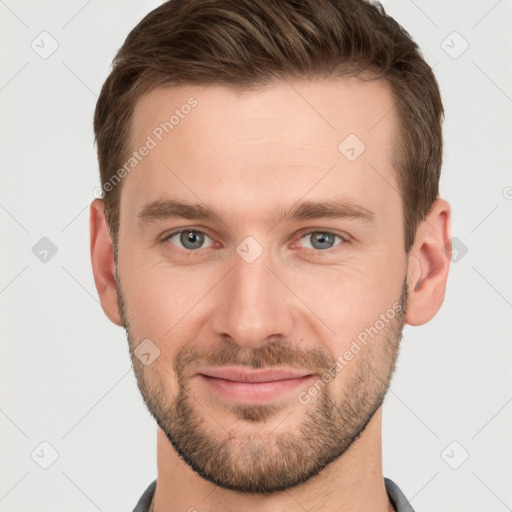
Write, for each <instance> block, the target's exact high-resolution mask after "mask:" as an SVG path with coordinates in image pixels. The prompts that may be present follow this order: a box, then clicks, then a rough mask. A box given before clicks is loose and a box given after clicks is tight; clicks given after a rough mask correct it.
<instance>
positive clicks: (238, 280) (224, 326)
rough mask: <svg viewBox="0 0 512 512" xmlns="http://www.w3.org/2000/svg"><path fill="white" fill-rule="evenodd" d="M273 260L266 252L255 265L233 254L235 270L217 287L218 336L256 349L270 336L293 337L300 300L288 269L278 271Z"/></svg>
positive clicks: (214, 325)
mask: <svg viewBox="0 0 512 512" xmlns="http://www.w3.org/2000/svg"><path fill="white" fill-rule="evenodd" d="M271 259H272V258H271V257H270V256H269V255H268V254H267V252H266V251H263V253H262V254H261V255H260V256H259V257H258V258H257V259H256V260H255V261H253V262H252V263H248V262H247V261H245V260H244V259H243V258H242V257H240V256H239V255H238V254H237V253H235V254H234V257H233V267H232V268H231V270H230V271H229V272H228V273H227V275H226V276H225V277H224V279H222V281H221V282H220V283H219V285H217V287H216V290H217V297H216V299H217V305H216V307H215V308H214V310H213V311H214V312H213V317H212V319H211V322H212V323H211V325H212V329H213V331H214V333H215V335H217V336H220V337H224V338H225V337H229V338H231V340H232V341H234V342H235V343H237V344H238V345H239V346H240V347H242V348H253V349H254V348H257V347H258V346H259V345H262V344H264V343H265V342H266V340H268V338H270V337H274V336H278V337H280V338H281V337H283V336H284V337H285V338H286V339H289V338H290V337H291V334H292V330H293V325H294V318H296V314H297V310H296V304H295V301H296V300H297V299H296V298H295V296H294V294H293V293H292V292H291V291H290V289H289V288H288V287H287V283H286V281H287V280H286V276H285V274H286V269H285V267H284V266H283V267H280V269H277V268H276V265H272V262H271Z"/></svg>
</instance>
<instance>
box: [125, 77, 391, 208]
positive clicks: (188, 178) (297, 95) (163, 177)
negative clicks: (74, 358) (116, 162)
mask: <svg viewBox="0 0 512 512" xmlns="http://www.w3.org/2000/svg"><path fill="white" fill-rule="evenodd" d="M131 128H132V131H131V141H130V142H131V147H132V149H133V150H134V151H137V150H138V149H139V148H141V147H142V146H144V145H146V146H148V147H149V146H152V147H151V149H150V150H149V151H145V153H146V156H144V157H143V158H140V160H139V161H138V163H137V165H136V166H134V167H133V171H130V173H129V175H128V176H127V177H126V179H125V182H124V184H123V191H122V196H124V197H125V199H124V200H125V201H126V202H127V204H128V205H129V207H130V211H132V210H136V209H137V208H138V207H139V206H140V205H141V204H143V203H144V202H147V201H150V200H155V199H159V198H164V197H165V196H166V195H171V196H173V197H176V195H181V196H183V195H186V196H187V199H190V200H192V199H193V200H195V202H197V200H198V199H200V200H203V201H205V202H208V203H209V204H211V202H212V201H213V202H216V206H219V205H221V204H222V203H223V208H225V209H229V208H231V209H232V212H233V213H235V211H236V209H237V208H241V209H242V211H243V210H244V207H245V209H247V208H252V207H254V208H257V209H258V210H261V206H262V204H263V203H275V202H278V201H279V203H280V204H288V199H289V200H290V201H294V200H297V199H298V198H299V197H301V196H304V195H305V194H309V197H308V198H309V199H313V197H312V196H315V199H318V198H320V197H322V196H323V197H326V195H328V196H329V197H331V198H332V197H334V196H337V195H342V196H343V195H345V196H346V197H347V198H349V199H360V200H361V202H362V203H364V204H367V205H373V206H374V210H378V209H379V207H383V206H384V201H383V197H382V194H386V196H385V197H387V199H388V202H389V200H390V197H391V196H392V195H395V196H396V197H395V198H394V199H395V201H396V202H399V199H400V196H399V194H398V192H397V191H398V185H397V183H396V177H395V172H394V169H393V167H392V156H393V142H394V137H395V133H396V129H397V118H396V111H395V109H394V101H393V96H392V94H391V91H390V88H389V85H388V84H387V82H385V81H383V80H377V81H364V80H361V79H358V78H338V79H332V80H316V81H295V82H278V83H274V84H272V85H266V86H263V87H259V88H254V89H250V90H240V89H236V88H234V87H228V86H223V85H210V86H207V87H205V86H192V85H188V86H183V85H182V86H174V87H168V88H162V87H160V88H157V89H154V90H153V91H151V92H150V93H148V94H146V95H144V96H143V97H142V98H141V99H140V100H139V101H138V102H137V104H136V106H135V110H134V115H133V118H132V126H131ZM308 191H310V192H308ZM397 194H398V195H397ZM207 198H210V199H211V201H206V199H207ZM121 202H122V203H123V200H122V201H121ZM133 213H135V211H134V212H133Z"/></svg>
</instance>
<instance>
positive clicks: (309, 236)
mask: <svg viewBox="0 0 512 512" xmlns="http://www.w3.org/2000/svg"><path fill="white" fill-rule="evenodd" d="M303 238H304V239H306V240H307V241H308V242H309V247H308V248H309V249H315V250H321V251H322V250H326V249H331V248H332V247H333V246H334V242H335V239H336V238H338V239H339V240H340V241H342V242H346V240H345V239H344V238H343V237H342V236H340V235H337V234H336V233H331V232H330V231H310V232H309V233H306V234H305V235H303V236H302V237H301V238H300V239H301V240H302V239H303ZM338 245H340V244H338ZM306 247H307V246H306Z"/></svg>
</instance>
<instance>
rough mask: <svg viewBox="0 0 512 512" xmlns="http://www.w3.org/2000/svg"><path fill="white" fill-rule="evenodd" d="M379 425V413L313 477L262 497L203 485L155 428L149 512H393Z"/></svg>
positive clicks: (208, 484) (163, 435) (206, 483)
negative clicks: (154, 470)
mask: <svg viewBox="0 0 512 512" xmlns="http://www.w3.org/2000/svg"><path fill="white" fill-rule="evenodd" d="M381 424H382V409H381V408H380V409H379V410H378V411H377V412H376V413H375V415H374V416H373V418H372V419H371V421H370V423H369V424H368V426H367V427H366V429H365V431H364V432H363V433H362V434H361V436H360V437H359V438H358V439H357V440H356V441H355V442H354V443H353V444H352V446H351V447H350V448H349V449H348V450H347V451H346V452H345V453H344V454H343V455H342V456H341V457H340V458H339V459H337V460H336V461H334V462H332V463H331V464H329V465H328V466H327V467H326V468H324V469H323V470H322V471H321V472H320V473H319V474H318V475H317V476H315V477H313V478H311V479H310V480H308V481H307V482H305V483H303V484H301V485H298V486H296V487H293V488H291V489H289V490H287V491H283V492H278V493H275V494H272V495H266V496H261V495H247V494H239V493H237V492H234V491H231V490H228V489H223V488H221V487H218V486H216V485H214V484H212V483H210V482H208V481H206V480H204V479H203V478H202V477H200V476H199V475H198V474H197V473H195V472H194V471H193V470H192V469H191V468H190V467H189V466H188V465H187V464H185V462H183V460H182V459H181V458H180V457H179V456H178V454H177V453H176V452H175V451H174V449H173V447H172V445H171V444H170V442H169V441H168V439H167V437H166V436H165V434H164V432H163V431H162V430H161V429H160V428H159V429H158V434H157V464H158V478H157V486H156V490H155V495H154V498H153V503H152V512H164V511H165V512H174V511H179V510H190V511H197V512H210V511H217V510H223V511H225V512H235V511H238V510H244V511H246V512H256V511H258V512H267V511H271V510H272V511H274V512H275V511H279V512H292V511H293V512H295V511H301V512H302V511H304V510H308V511H310V512H317V511H322V512H348V511H350V512H363V511H368V510H372V511H374V512H393V507H392V506H391V503H390V502H389V499H388V496H387V493H386V489H385V486H384V477H383V474H382V440H381Z"/></svg>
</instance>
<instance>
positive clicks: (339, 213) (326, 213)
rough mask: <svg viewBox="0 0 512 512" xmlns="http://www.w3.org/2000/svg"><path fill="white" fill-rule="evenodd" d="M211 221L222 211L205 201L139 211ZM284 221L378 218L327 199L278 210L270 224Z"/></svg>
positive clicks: (158, 204) (145, 218) (145, 216)
mask: <svg viewBox="0 0 512 512" xmlns="http://www.w3.org/2000/svg"><path fill="white" fill-rule="evenodd" d="M173 218H178V219H189V220H210V221H219V222H222V217H221V215H220V213H219V212H218V211H217V210H216V209H215V208H213V207H211V206H207V205H204V204H193V203H187V202H184V201H178V200H175V199H165V200H162V199H159V200H155V201H152V202H149V203H146V204H144V205H143V206H142V207H141V208H140V210H139V212H138V213H137V219H138V220H139V222H140V223H141V224H148V223H152V222H157V221H160V220H166V219H173ZM276 218H277V219H280V220H284V221H303V220H314V219H323V218H329V219H356V220H362V221H364V222H366V223H373V222H374V221H375V213H374V212H372V211H370V210H368V209H367V208H365V207H364V206H360V205H357V204H354V203H351V202H347V201H341V200H330V201H324V202H314V201H302V202H300V203H298V204H295V205H292V206H290V207H288V208H281V209H280V210H279V209H278V210H276V212H275V214H274V217H272V216H269V218H268V219H266V220H267V223H268V224H271V223H273V222H275V220H274V219H276Z"/></svg>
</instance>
